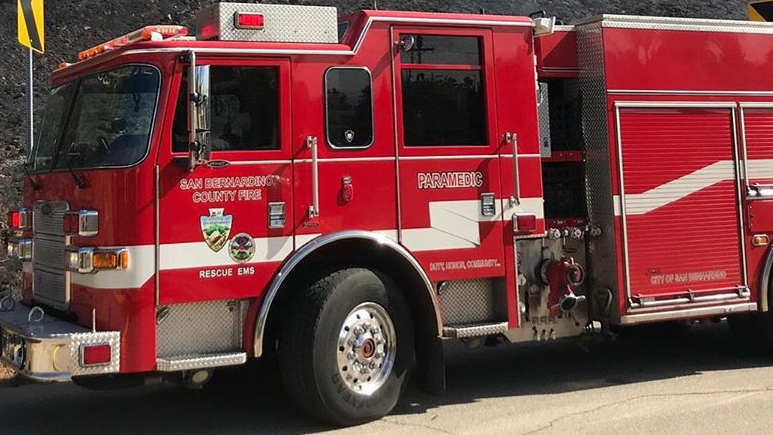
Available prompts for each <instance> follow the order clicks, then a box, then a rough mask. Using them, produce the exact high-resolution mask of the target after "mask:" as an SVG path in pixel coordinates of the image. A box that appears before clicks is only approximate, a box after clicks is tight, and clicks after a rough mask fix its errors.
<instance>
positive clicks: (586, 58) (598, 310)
mask: <svg viewBox="0 0 773 435" xmlns="http://www.w3.org/2000/svg"><path fill="white" fill-rule="evenodd" d="M771 53H773V26H772V25H769V24H766V23H752V22H735V21H712V20H696V19H674V18H652V17H631V16H602V17H599V18H594V19H591V20H588V21H583V22H579V23H576V24H575V25H573V26H566V25H558V24H556V22H555V19H553V18H548V17H544V16H534V17H531V18H526V17H511V16H492V15H463V14H429V13H414V12H387V11H363V12H359V13H356V14H353V15H350V16H346V17H343V18H339V17H337V13H336V10H335V9H334V8H328V7H302V6H276V5H267V4H236V3H220V4H217V5H214V6H213V7H211V8H210V9H208V10H206V11H204V12H203V13H202V14H201V15H200V17H198V19H197V32H196V36H195V37H194V36H191V35H189V34H188V32H187V29H186V28H183V27H178V26H150V27H146V28H144V29H140V30H139V31H137V32H133V33H131V34H128V35H125V36H123V37H120V38H117V39H115V40H113V41H110V42H107V43H105V44H102V45H100V46H98V47H94V48H93V49H90V50H86V51H84V52H82V53H80V55H79V57H80V61H79V62H77V63H74V64H63V65H62V66H61V67H60V68H59V69H58V70H57V71H56V72H55V73H54V77H53V90H52V92H51V96H50V97H49V99H48V107H47V109H46V112H45V115H44V117H43V120H42V123H41V125H40V127H39V136H38V140H37V142H36V143H35V145H34V147H33V148H32V150H31V155H30V158H29V161H28V163H27V165H26V167H25V169H26V172H27V178H26V180H27V181H26V182H25V186H24V199H23V204H24V207H23V208H21V209H19V210H15V211H12V212H11V213H10V222H9V226H10V234H9V238H8V241H7V243H8V251H9V253H10V254H11V255H12V256H15V257H18V258H20V259H21V260H22V264H23V281H22V285H21V287H20V288H14V289H13V291H11V292H10V294H7V295H5V296H4V297H3V299H2V301H1V302H0V358H2V360H3V361H5V362H6V363H7V364H10V365H11V366H12V367H14V368H15V369H16V370H17V371H18V372H19V373H21V374H23V375H25V376H27V377H30V378H33V379H36V380H41V381H60V380H70V379H71V380H73V381H75V382H78V383H80V384H82V385H87V386H88V385H94V384H95V383H96V382H98V381H99V382H107V381H115V382H118V381H121V380H126V379H133V380H141V381H147V380H153V379H159V378H162V377H163V378H176V379H180V380H182V381H183V382H184V383H186V384H188V385H191V386H201V385H203V384H204V383H206V381H207V380H209V378H210V377H211V375H212V372H213V369H215V368H217V367H223V366H231V365H238V364H242V363H245V362H246V361H247V360H248V359H251V358H275V360H276V361H277V363H278V366H279V368H280V370H281V373H282V377H283V379H284V382H285V385H286V388H287V390H288V392H289V394H290V396H291V397H293V398H294V399H296V400H297V402H299V404H300V405H301V406H302V408H303V409H305V410H306V411H307V412H309V413H310V414H312V415H314V416H316V417H319V418H322V419H325V420H328V421H331V422H334V423H337V424H342V425H349V424H357V423H360V422H364V421H368V420H371V419H375V418H379V417H381V416H383V415H385V414H386V413H388V412H389V411H390V410H391V409H392V408H393V406H394V405H395V403H396V402H397V400H398V397H399V395H400V392H401V390H402V388H403V387H404V385H405V383H406V379H407V378H408V374H409V372H411V371H413V376H414V378H415V379H416V380H417V381H418V382H419V383H420V384H421V385H422V386H423V387H425V388H426V389H427V390H428V391H434V392H438V391H442V389H443V388H444V385H445V384H444V382H445V376H444V368H443V367H444V365H443V342H444V340H447V339H454V338H455V339H460V340H462V341H464V342H465V343H467V344H469V345H471V346H474V345H478V344H483V343H486V344H495V343H497V342H501V341H508V342H526V341H547V340H553V339H557V338H562V337H572V336H578V335H580V334H583V333H584V332H586V331H589V330H592V329H594V328H595V327H596V326H598V325H601V327H602V328H610V327H625V326H628V325H638V324H645V323H654V322H676V321H681V322H692V321H696V320H701V321H706V320H716V319H721V318H725V317H727V318H729V319H730V320H731V322H733V325H734V326H735V327H736V329H738V330H742V331H745V333H746V334H747V335H748V336H755V337H759V340H772V341H771V344H773V319H770V317H769V315H768V314H767V313H768V310H769V293H770V288H769V283H770V275H771V267H772V266H773V254H771V249H770V248H769V244H770V236H771V233H773V79H771V76H770V71H773V55H771Z"/></svg>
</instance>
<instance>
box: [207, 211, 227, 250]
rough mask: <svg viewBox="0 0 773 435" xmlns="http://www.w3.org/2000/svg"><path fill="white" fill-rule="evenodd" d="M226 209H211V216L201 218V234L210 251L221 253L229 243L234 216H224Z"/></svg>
mask: <svg viewBox="0 0 773 435" xmlns="http://www.w3.org/2000/svg"><path fill="white" fill-rule="evenodd" d="M224 211H225V209H224V208H210V209H209V216H202V217H201V233H202V234H203V235H204V241H205V242H206V243H207V246H209V249H211V250H213V251H215V252H220V250H221V249H223V247H224V246H225V245H226V243H228V236H229V235H230V234H231V224H232V223H233V216H231V215H223V212H224Z"/></svg>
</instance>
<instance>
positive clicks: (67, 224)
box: [62, 210, 99, 237]
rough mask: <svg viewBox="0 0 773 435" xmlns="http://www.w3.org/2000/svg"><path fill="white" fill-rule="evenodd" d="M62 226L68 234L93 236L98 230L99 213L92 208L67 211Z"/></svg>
mask: <svg viewBox="0 0 773 435" xmlns="http://www.w3.org/2000/svg"><path fill="white" fill-rule="evenodd" d="M62 226H63V229H64V233H65V234H66V235H68V236H81V237H91V236H95V235H96V234H97V233H98V232H99V213H97V212H96V211H94V210H79V211H68V212H67V213H65V214H64V220H63V224H62Z"/></svg>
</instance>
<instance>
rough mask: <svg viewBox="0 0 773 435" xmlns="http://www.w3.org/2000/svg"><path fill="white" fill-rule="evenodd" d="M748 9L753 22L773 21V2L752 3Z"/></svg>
mask: <svg viewBox="0 0 773 435" xmlns="http://www.w3.org/2000/svg"><path fill="white" fill-rule="evenodd" d="M748 9H749V19H750V20H752V21H773V0H763V1H754V2H750V3H749V6H748Z"/></svg>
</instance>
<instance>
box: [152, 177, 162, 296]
mask: <svg viewBox="0 0 773 435" xmlns="http://www.w3.org/2000/svg"><path fill="white" fill-rule="evenodd" d="M155 174H156V180H155V181H156V186H155V198H154V199H155V201H154V202H155V206H156V213H155V220H156V231H155V237H156V243H155V247H154V249H155V251H156V252H155V254H156V259H155V267H156V270H155V271H154V275H155V279H154V280H153V281H154V282H155V292H156V307H158V306H159V305H160V304H161V283H160V282H159V278H160V277H161V275H160V274H159V271H160V270H161V228H160V227H161V167H160V166H159V165H158V164H156V171H155Z"/></svg>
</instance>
